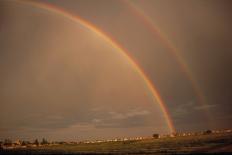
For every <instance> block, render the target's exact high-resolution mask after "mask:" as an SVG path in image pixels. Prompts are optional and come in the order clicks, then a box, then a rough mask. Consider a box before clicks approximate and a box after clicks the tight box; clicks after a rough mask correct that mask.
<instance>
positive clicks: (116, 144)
mask: <svg viewBox="0 0 232 155" xmlns="http://www.w3.org/2000/svg"><path fill="white" fill-rule="evenodd" d="M0 153H1V154H200V153H206V154H231V153H232V132H231V131H230V132H228V131H227V132H225V131H223V132H222V131H221V132H218V133H208V134H206V133H204V134H199V133H189V134H188V135H185V134H179V135H175V136H174V135H173V136H172V137H170V136H167V135H166V136H165V137H160V138H157V137H156V138H155V137H153V138H144V139H134V140H129V139H127V140H123V139H115V140H112V141H92V142H91V141H90V142H89V141H84V142H63V143H60V144H59V143H58V142H57V144H54V143H53V144H46V145H39V146H34V147H33V146H28V147H24V148H20V147H15V148H12V147H11V148H5V149H2V150H1V151H0Z"/></svg>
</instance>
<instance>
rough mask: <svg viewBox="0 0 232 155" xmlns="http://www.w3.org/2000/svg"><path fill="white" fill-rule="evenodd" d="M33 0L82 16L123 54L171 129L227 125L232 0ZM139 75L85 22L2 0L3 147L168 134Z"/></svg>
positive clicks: (0, 83) (0, 97)
mask: <svg viewBox="0 0 232 155" xmlns="http://www.w3.org/2000/svg"><path fill="white" fill-rule="evenodd" d="M33 2H35V3H39V4H49V5H51V6H55V7H57V8H61V9H63V10H65V11H66V12H67V13H70V14H72V15H76V16H79V17H81V18H82V19H84V20H86V21H87V22H89V23H91V24H92V25H94V26H95V27H97V28H98V29H99V30H101V31H102V32H104V33H105V34H107V35H108V36H109V37H110V38H111V39H113V40H115V41H116V42H117V43H118V44H120V46H121V47H123V48H124V49H127V54H128V55H130V56H131V57H132V58H133V60H134V61H135V62H136V63H137V64H138V65H139V66H140V67H141V68H142V70H143V71H144V73H145V74H146V75H147V77H148V78H149V79H150V80H151V82H152V84H153V85H154V87H155V88H156V89H157V91H158V92H159V94H160V95H161V97H162V99H163V100H164V103H165V106H166V107H167V109H168V111H169V113H170V118H171V119H172V121H173V124H174V126H175V128H176V130H177V131H198V130H204V129H225V128H231V127H232V126H231V123H230V122H231V121H232V115H231V112H232V110H231V101H232V95H231V92H232V81H231V79H232V73H231V66H232V44H231V43H232V30H231V27H232V21H231V20H230V19H231V18H232V11H231V10H232V4H231V2H230V0H228V1H226V0H221V1H217V0H205V1H202V0H189V1H185V0H174V1H172V0H146V1H142V0H141V1H137V0H135V1H123V0H122V1H120V0H119V1H116V0H99V1H91V0H67V1H64V0H56V1H53V0H41V1H40V0H38V1H33ZM176 55H177V56H176ZM180 59H181V63H180ZM183 64H184V66H185V67H183ZM135 70H136V69H135V68H134V66H132V65H131V64H130V63H129V62H128V60H127V59H125V57H123V56H122V54H121V53H120V52H119V51H118V50H117V49H115V48H114V47H112V45H111V44H109V42H107V41H106V40H104V39H103V38H102V37H99V35H97V34H96V33H94V32H93V31H91V30H90V29H88V28H86V27H85V26H83V25H82V24H80V23H77V22H74V21H73V20H70V19H68V18H65V17H64V16H62V15H61V14H57V13H55V12H53V11H49V10H47V9H44V8H41V7H39V5H31V3H28V2H27V1H24V2H19V1H11V0H3V1H0V75H1V76H0V86H1V87H0V107H1V108H0V118H1V119H0V139H4V138H8V137H9V138H23V139H34V138H42V137H47V138H48V139H51V140H83V139H104V138H113V137H135V136H150V135H151V134H152V133H168V132H169V129H168V126H167V124H166V121H165V117H164V114H163V112H162V110H161V108H160V106H159V104H158V102H157V101H154V100H153V99H152V96H151V93H150V91H149V89H148V88H147V86H146V84H145V83H144V81H143V80H142V78H141V77H140V75H139V74H138V73H137V72H136V71H135ZM186 70H187V71H186Z"/></svg>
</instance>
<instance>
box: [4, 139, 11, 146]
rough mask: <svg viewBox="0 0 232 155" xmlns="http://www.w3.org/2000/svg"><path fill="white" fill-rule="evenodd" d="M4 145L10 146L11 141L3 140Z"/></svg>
mask: <svg viewBox="0 0 232 155" xmlns="http://www.w3.org/2000/svg"><path fill="white" fill-rule="evenodd" d="M4 145H12V141H11V140H10V139H5V140H4Z"/></svg>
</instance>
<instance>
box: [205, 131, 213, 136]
mask: <svg viewBox="0 0 232 155" xmlns="http://www.w3.org/2000/svg"><path fill="white" fill-rule="evenodd" d="M211 133H213V132H212V130H206V131H204V135H209V134H211Z"/></svg>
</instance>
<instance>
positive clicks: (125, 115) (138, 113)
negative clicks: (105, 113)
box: [109, 110, 150, 119]
mask: <svg viewBox="0 0 232 155" xmlns="http://www.w3.org/2000/svg"><path fill="white" fill-rule="evenodd" d="M109 114H110V115H111V117H112V119H127V118H129V117H135V116H145V115H149V114H150V112H149V111H147V110H140V111H139V110H132V111H129V112H127V113H118V112H114V111H111V112H109Z"/></svg>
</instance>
